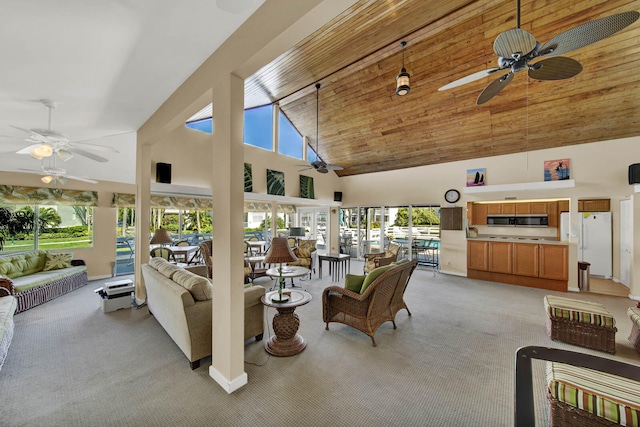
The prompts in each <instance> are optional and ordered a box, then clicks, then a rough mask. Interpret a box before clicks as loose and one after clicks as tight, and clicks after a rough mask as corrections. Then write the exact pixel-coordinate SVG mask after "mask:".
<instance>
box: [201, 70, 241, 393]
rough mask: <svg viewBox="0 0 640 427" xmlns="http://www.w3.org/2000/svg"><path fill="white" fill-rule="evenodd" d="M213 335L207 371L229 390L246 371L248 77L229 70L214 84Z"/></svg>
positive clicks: (235, 388)
mask: <svg viewBox="0 0 640 427" xmlns="http://www.w3.org/2000/svg"><path fill="white" fill-rule="evenodd" d="M212 97H213V111H214V115H213V120H214V128H215V130H216V131H215V133H214V135H213V156H212V164H211V168H212V169H211V174H212V177H211V178H212V181H211V188H212V191H213V260H214V261H213V306H212V310H213V313H212V316H213V331H212V333H213V337H212V347H213V348H212V365H211V366H210V368H209V375H211V377H212V378H213V379H214V380H216V382H217V383H218V384H220V386H222V388H224V389H225V390H226V391H227V393H232V392H233V391H235V390H237V389H238V388H240V387H242V386H243V385H245V384H246V383H247V374H246V373H245V372H244V268H243V267H244V258H243V202H244V172H243V171H244V168H243V162H244V146H243V142H242V135H243V125H244V81H243V80H242V79H241V78H239V77H237V76H235V75H233V74H229V75H228V78H222V79H219V80H217V81H216V84H215V85H214V87H213V95H212Z"/></svg>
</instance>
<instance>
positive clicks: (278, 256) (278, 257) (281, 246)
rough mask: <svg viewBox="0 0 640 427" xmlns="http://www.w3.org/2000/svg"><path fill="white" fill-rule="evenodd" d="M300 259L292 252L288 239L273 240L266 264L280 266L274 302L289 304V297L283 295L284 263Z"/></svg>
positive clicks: (266, 256) (272, 299)
mask: <svg viewBox="0 0 640 427" xmlns="http://www.w3.org/2000/svg"><path fill="white" fill-rule="evenodd" d="M297 260H298V258H297V257H296V256H295V255H294V254H293V252H291V248H290V247H289V242H288V241H287V238H286V237H274V238H273V239H271V247H270V248H269V250H268V251H267V255H265V257H264V262H265V264H280V266H279V267H278V273H279V274H280V277H279V278H278V295H277V296H275V295H274V296H273V297H271V301H273V302H287V301H289V297H288V296H286V295H284V296H283V295H282V289H284V277H282V263H283V262H295V261H297Z"/></svg>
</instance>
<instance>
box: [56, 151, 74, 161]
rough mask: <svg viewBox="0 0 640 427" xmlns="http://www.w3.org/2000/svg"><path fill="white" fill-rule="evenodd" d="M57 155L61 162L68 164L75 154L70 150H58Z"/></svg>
mask: <svg viewBox="0 0 640 427" xmlns="http://www.w3.org/2000/svg"><path fill="white" fill-rule="evenodd" d="M57 154H58V157H60V160H62V161H63V162H66V161H67V160H69V159H71V158H72V157H73V153H72V152H71V151H68V150H58V151H57Z"/></svg>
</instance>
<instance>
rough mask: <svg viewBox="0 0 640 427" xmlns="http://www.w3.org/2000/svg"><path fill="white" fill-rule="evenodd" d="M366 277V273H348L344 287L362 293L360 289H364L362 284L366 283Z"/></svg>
mask: <svg viewBox="0 0 640 427" xmlns="http://www.w3.org/2000/svg"><path fill="white" fill-rule="evenodd" d="M365 277H367V276H365V275H364V274H363V275H356V274H347V275H346V276H345V278H344V288H345V289H348V290H350V291H353V292H356V293H360V289H362V284H363V283H364V279H365Z"/></svg>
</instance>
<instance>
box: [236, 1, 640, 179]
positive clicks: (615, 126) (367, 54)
mask: <svg viewBox="0 0 640 427" xmlns="http://www.w3.org/2000/svg"><path fill="white" fill-rule="evenodd" d="M631 10H640V0H633V1H630V0H546V1H543V0H522V2H521V28H522V29H524V30H527V31H529V32H530V33H532V34H533V35H534V36H535V37H536V39H537V40H538V41H539V42H541V43H543V44H544V43H545V42H546V41H548V40H549V39H551V38H552V37H553V36H555V35H557V34H559V33H562V32H563V31H566V30H568V29H570V28H573V27H575V26H577V25H581V24H584V23H586V22H589V21H592V20H595V19H598V18H601V17H604V16H608V15H612V14H614V13H620V12H626V11H631ZM515 27H516V2H515V0H485V1H480V0H478V1H470V0H445V1H436V0H429V1H427V0H420V1H410V0H405V1H402V0H388V1H380V0H363V1H360V2H358V3H356V4H355V5H354V6H353V7H352V8H350V9H348V10H346V11H345V12H344V13H343V14H342V15H340V16H338V17H336V18H335V19H334V20H333V21H331V22H330V23H328V24H327V25H326V26H324V27H323V28H321V29H320V30H318V31H316V32H315V33H314V34H312V35H311V36H309V37H308V38H306V39H305V40H303V41H302V42H301V43H299V44H298V45H297V46H295V47H293V48H292V49H291V50H289V51H288V52H286V53H285V54H283V55H282V56H281V57H279V58H277V59H276V60H275V61H274V62H272V63H271V64H269V65H267V66H265V67H264V68H263V69H261V70H260V71H259V72H258V73H256V74H255V75H253V76H251V77H250V78H249V79H247V80H246V82H245V107H246V108H250V107H253V106H258V105H265V104H270V103H272V102H276V101H278V102H279V103H280V108H281V110H282V111H283V112H284V113H285V114H286V115H287V117H288V118H289V119H290V120H291V122H292V123H293V124H294V125H295V126H296V127H297V128H298V130H299V131H300V132H301V133H302V134H303V135H306V136H308V137H309V142H310V144H311V146H312V147H314V148H315V147H316V89H315V83H316V82H320V83H321V85H322V86H321V88H320V91H319V98H320V102H319V105H320V108H319V110H320V113H319V121H318V128H319V141H318V154H319V155H320V157H321V158H322V159H323V160H325V161H326V162H328V163H330V164H335V165H340V166H343V167H344V170H343V171H338V172H337V174H338V175H339V176H348V175H357V174H363V173H369V172H378V171H387V170H394V169H401V168H408V167H414V166H422V165H430V164H437V163H444V162H452V161H458V160H465V159H473V158H479V157H486V156H496V155H503V154H510V153H517V152H524V151H531V150H539V149H544V148H551V147H557V146H564V145H573V144H582V143H588V142H595V141H605V140H611V139H616V138H624V137H630V136H636V135H640V72H638V70H639V69H640V54H639V51H640V43H639V42H638V40H640V21H637V22H635V23H634V24H632V25H631V26H629V27H627V28H626V29H624V30H623V31H620V32H619V33H616V34H615V35H613V36H611V37H609V38H606V39H604V40H601V41H599V42H597V43H595V44H592V45H589V46H587V47H584V48H582V49H579V50H577V51H574V52H571V53H568V54H566V55H564V56H568V57H571V58H573V59H576V60H578V61H579V62H580V63H581V64H582V66H583V67H584V70H583V71H582V72H581V73H580V74H578V75H577V76H576V77H574V78H571V79H568V80H559V81H545V82H541V81H535V80H533V79H529V78H528V76H527V74H526V72H520V73H516V74H515V77H514V79H513V81H512V82H511V84H510V85H509V86H508V87H507V88H506V89H504V91H502V92H501V93H500V94H498V95H497V96H496V97H495V98H493V99H492V100H490V101H489V102H488V103H486V104H484V105H481V106H476V104H475V101H476V98H477V96H478V95H479V94H480V92H481V91H482V89H483V88H484V87H485V86H486V85H487V84H489V83H490V82H491V81H493V80H494V79H496V78H497V77H498V76H492V77H485V78H482V79H480V80H478V81H476V82H473V83H469V84H466V85H464V86H460V87H458V88H455V89H451V90H448V91H442V92H439V91H438V88H439V87H441V86H443V85H445V84H447V83H449V82H451V81H453V80H456V79H459V78H461V77H463V76H466V75H468V74H471V73H473V72H476V71H480V70H483V69H487V68H492V67H495V66H496V60H497V57H496V55H495V54H494V52H493V42H494V40H495V38H496V37H497V36H498V34H500V33H501V32H503V31H505V30H508V29H512V28H515ZM402 40H406V41H407V42H408V44H407V47H406V51H405V67H406V69H407V71H408V72H409V73H410V74H411V92H410V93H409V94H408V95H406V96H403V97H400V96H397V95H396V94H395V77H396V75H397V74H398V72H399V71H400V68H401V66H402V52H401V47H400V41H402ZM500 75H501V74H500ZM630 160H633V159H630ZM636 160H637V159H636Z"/></svg>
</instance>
